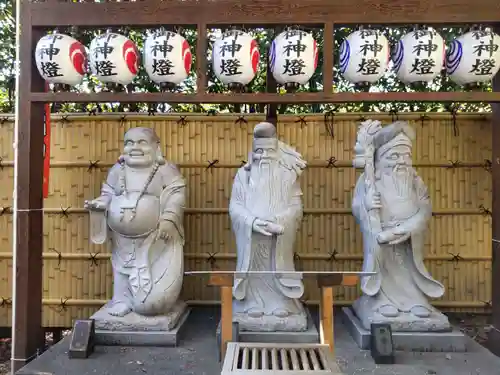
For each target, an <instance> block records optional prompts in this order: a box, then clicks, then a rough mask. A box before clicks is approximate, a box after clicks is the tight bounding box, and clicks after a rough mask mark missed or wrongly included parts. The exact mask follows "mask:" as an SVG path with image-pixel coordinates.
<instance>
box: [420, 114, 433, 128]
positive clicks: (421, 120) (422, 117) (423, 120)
mask: <svg viewBox="0 0 500 375" xmlns="http://www.w3.org/2000/svg"><path fill="white" fill-rule="evenodd" d="M430 120H431V118H430V117H429V116H427V115H425V114H421V115H420V127H422V128H423V127H424V125H425V123H426V122H427V121H430Z"/></svg>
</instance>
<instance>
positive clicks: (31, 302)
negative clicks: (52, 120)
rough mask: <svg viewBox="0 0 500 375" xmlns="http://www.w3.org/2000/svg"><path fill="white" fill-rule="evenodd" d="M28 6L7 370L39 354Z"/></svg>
mask: <svg viewBox="0 0 500 375" xmlns="http://www.w3.org/2000/svg"><path fill="white" fill-rule="evenodd" d="M30 7H31V3H29V2H28V1H22V2H21V14H20V16H21V24H22V33H21V37H20V40H19V43H20V75H19V77H18V79H19V84H18V90H19V92H18V95H19V99H18V101H17V108H16V114H17V123H18V127H17V134H16V139H17V145H15V146H16V147H17V149H18V151H17V157H16V160H15V165H16V166H17V167H18V168H19V169H18V174H17V176H16V177H15V181H14V186H15V196H14V199H15V200H16V205H17V207H16V208H17V212H15V213H14V214H15V215H16V219H15V227H16V242H15V249H14V251H15V267H14V278H15V296H13V317H12V318H13V319H12V325H13V348H12V369H13V370H14V371H17V370H18V369H19V368H21V367H22V366H24V365H25V364H26V363H28V362H29V361H30V360H31V359H33V358H34V357H35V356H36V355H37V353H38V352H39V351H43V349H44V345H45V337H44V332H43V329H42V284H43V280H42V265H43V261H42V249H43V211H42V209H43V141H44V127H43V117H44V103H32V102H31V101H30V94H31V92H38V93H43V92H44V90H45V82H44V81H43V79H42V78H41V77H40V75H39V74H38V71H37V68H36V65H35V59H34V56H33V49H34V46H35V44H36V42H38V40H39V39H40V38H41V37H42V36H43V32H42V31H41V30H37V29H32V27H31V11H30Z"/></svg>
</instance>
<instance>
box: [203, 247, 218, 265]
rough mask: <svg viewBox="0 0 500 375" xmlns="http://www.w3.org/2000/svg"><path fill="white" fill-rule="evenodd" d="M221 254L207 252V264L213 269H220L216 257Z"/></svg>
mask: <svg viewBox="0 0 500 375" xmlns="http://www.w3.org/2000/svg"><path fill="white" fill-rule="evenodd" d="M218 253H219V252H218V251H216V252H215V253H210V252H207V259H206V262H207V263H208V264H210V267H211V268H218V267H217V258H216V257H215V256H216V255H217V254H218Z"/></svg>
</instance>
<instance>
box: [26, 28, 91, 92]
mask: <svg viewBox="0 0 500 375" xmlns="http://www.w3.org/2000/svg"><path fill="white" fill-rule="evenodd" d="M35 62H36V67H37V68H38V72H39V73H40V75H41V76H42V77H43V79H44V80H45V81H47V83H49V84H60V85H70V86H75V85H78V84H80V83H82V80H83V77H84V75H85V73H86V70H87V53H86V51H85V46H84V45H83V44H82V43H80V42H79V41H78V40H76V39H74V38H72V37H71V36H69V35H65V34H59V33H54V34H50V35H45V36H44V37H42V38H41V39H40V40H39V41H38V43H37V44H36V48H35Z"/></svg>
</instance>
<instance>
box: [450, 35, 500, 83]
mask: <svg viewBox="0 0 500 375" xmlns="http://www.w3.org/2000/svg"><path fill="white" fill-rule="evenodd" d="M499 69H500V36H499V35H498V34H495V33H494V32H492V31H486V30H473V31H469V32H468V33H465V34H464V35H462V36H460V37H458V38H457V39H455V40H454V41H453V42H452V43H451V45H450V46H449V47H448V51H447V52H446V72H447V73H448V75H449V76H450V79H451V80H452V81H453V82H455V83H458V84H459V85H468V84H473V83H480V82H487V81H490V80H491V79H492V78H493V77H494V76H495V74H496V73H497V72H498V70H499Z"/></svg>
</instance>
